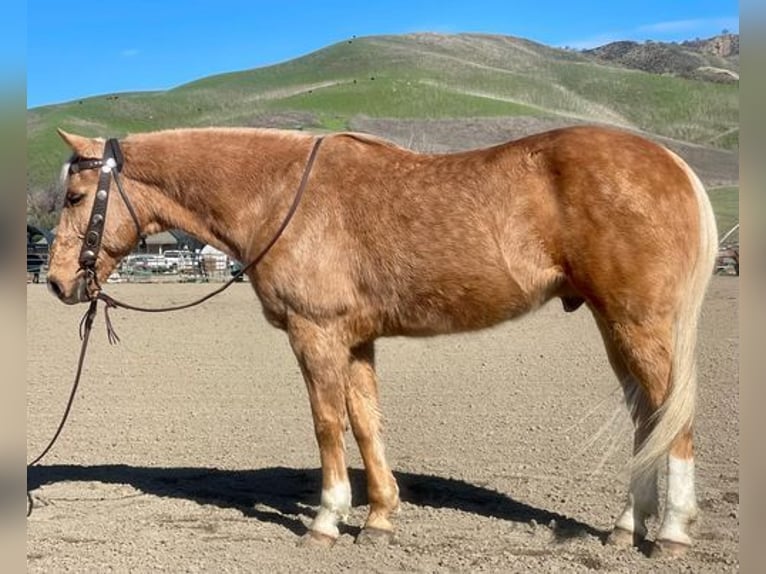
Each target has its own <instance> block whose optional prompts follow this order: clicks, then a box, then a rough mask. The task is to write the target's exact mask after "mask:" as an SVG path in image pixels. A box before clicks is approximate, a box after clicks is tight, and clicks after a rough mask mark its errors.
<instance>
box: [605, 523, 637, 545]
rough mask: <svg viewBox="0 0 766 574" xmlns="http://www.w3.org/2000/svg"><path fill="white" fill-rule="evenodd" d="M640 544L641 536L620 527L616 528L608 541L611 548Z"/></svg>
mask: <svg viewBox="0 0 766 574" xmlns="http://www.w3.org/2000/svg"><path fill="white" fill-rule="evenodd" d="M640 542H641V540H640V537H639V536H637V535H636V534H635V533H633V532H631V531H630V530H625V529H624V528H620V527H619V526H615V527H614V530H612V532H610V533H609V537H608V538H607V539H606V543H607V544H608V545H609V546H637V545H638V544H639V543H640Z"/></svg>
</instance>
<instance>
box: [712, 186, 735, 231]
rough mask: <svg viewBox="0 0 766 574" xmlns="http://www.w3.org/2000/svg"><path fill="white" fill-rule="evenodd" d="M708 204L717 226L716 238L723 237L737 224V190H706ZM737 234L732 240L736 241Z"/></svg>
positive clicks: (729, 188)
mask: <svg viewBox="0 0 766 574" xmlns="http://www.w3.org/2000/svg"><path fill="white" fill-rule="evenodd" d="M708 195H709V196H710V202H711V203H712V204H713V211H714V212H715V221H716V224H717V225H718V237H719V239H720V238H721V237H723V235H724V234H725V233H727V232H728V231H729V230H730V229H731V228H732V227H734V226H735V225H736V224H737V223H738V222H739V188H738V187H717V188H713V189H709V190H708ZM738 237H739V234H737V235H736V237H734V238H733V239H737V238H738Z"/></svg>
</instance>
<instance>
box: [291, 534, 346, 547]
mask: <svg viewBox="0 0 766 574" xmlns="http://www.w3.org/2000/svg"><path fill="white" fill-rule="evenodd" d="M336 540H337V539H336V538H333V537H332V536H329V535H327V534H322V533H321V532H317V531H316V530H309V531H308V532H307V533H306V534H304V535H303V536H302V537H301V539H300V540H299V541H298V546H303V547H304V548H332V547H333V545H334V544H335V541H336Z"/></svg>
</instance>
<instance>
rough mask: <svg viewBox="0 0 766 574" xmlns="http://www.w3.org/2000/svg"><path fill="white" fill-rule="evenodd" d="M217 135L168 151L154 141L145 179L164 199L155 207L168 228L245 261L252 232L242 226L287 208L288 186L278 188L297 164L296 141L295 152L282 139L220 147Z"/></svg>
mask: <svg viewBox="0 0 766 574" xmlns="http://www.w3.org/2000/svg"><path fill="white" fill-rule="evenodd" d="M216 135H217V134H215V133H204V132H203V133H201V134H200V133H192V134H190V136H191V137H190V138H188V140H180V141H177V142H175V144H174V145H168V147H167V148H166V149H165V150H162V149H161V144H159V145H158V143H156V142H151V141H150V142H149V144H151V145H147V149H146V150H145V151H144V152H143V153H142V154H141V155H142V157H143V158H145V159H142V160H141V164H142V166H141V169H142V170H143V171H142V172H140V178H141V179H143V180H144V181H147V182H151V183H152V185H153V187H154V188H155V189H158V190H160V193H161V194H162V196H163V197H162V198H161V199H159V201H156V202H154V211H155V213H156V214H157V215H158V217H160V218H161V219H162V222H161V223H162V226H163V227H166V228H175V227H177V228H179V229H183V230H184V231H186V232H188V233H191V234H192V235H194V236H196V237H198V238H199V239H201V240H203V241H206V242H208V243H211V244H213V245H216V246H217V247H224V248H226V250H227V251H229V252H231V253H232V254H233V255H234V256H236V257H240V258H241V257H243V255H244V254H245V253H246V252H247V249H248V247H249V242H250V241H251V239H252V237H251V234H252V232H251V231H250V230H248V229H246V228H244V227H243V226H242V225H238V223H239V222H242V221H251V222H261V223H262V222H263V221H264V220H266V219H269V218H270V217H271V214H270V211H271V210H273V207H274V205H275V204H277V203H282V198H281V197H278V196H277V197H275V194H279V193H283V191H282V189H283V188H284V186H282V185H274V184H273V183H272V182H275V181H277V180H278V179H279V177H283V175H280V174H283V172H284V169H285V167H286V166H288V165H290V163H291V161H290V160H291V159H294V156H295V153H296V152H295V151H294V148H295V147H296V146H295V141H292V142H290V143H291V144H292V146H291V147H292V151H291V148H290V147H287V146H285V141H284V140H282V141H280V140H279V138H274V137H268V136H267V137H252V135H250V134H247V133H242V134H240V133H234V134H232V135H229V134H221V135H218V137H219V138H227V137H235V138H237V139H238V140H239V141H234V142H232V141H231V140H226V141H224V143H223V145H216V141H215V136H216ZM256 135H259V136H260V135H262V134H256ZM248 136H250V137H248ZM158 147H160V149H157V148H158ZM259 148H260V149H259ZM299 149H300V148H299ZM221 150H225V151H223V152H222V151H221ZM264 150H268V153H264ZM137 151H138V150H137ZM259 152H260V153H259ZM139 153H140V152H139ZM297 153H300V152H297ZM291 156H292V158H291ZM137 171H138V169H137ZM153 199H155V198H153Z"/></svg>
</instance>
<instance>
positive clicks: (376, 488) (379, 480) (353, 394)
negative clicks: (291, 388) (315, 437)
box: [346, 342, 399, 543]
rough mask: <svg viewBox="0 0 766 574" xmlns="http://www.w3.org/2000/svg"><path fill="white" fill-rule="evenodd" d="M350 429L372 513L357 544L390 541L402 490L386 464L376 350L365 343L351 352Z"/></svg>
mask: <svg viewBox="0 0 766 574" xmlns="http://www.w3.org/2000/svg"><path fill="white" fill-rule="evenodd" d="M346 405H347V408H348V414H349V419H350V421H351V428H352V430H353V432H354V437H355V438H356V442H357V444H358V445H359V451H360V453H361V455H362V460H363V461H364V467H365V470H366V477H367V498H368V501H369V504H370V512H369V515H368V516H367V520H366V521H365V524H364V528H363V530H362V532H361V533H360V534H359V538H358V539H357V542H360V543H364V542H373V541H376V540H386V541H387V540H389V539H390V538H391V535H392V533H393V530H394V527H393V525H392V524H391V521H390V520H389V517H390V515H391V513H392V512H394V511H395V510H396V509H397V508H398V506H399V488H398V486H397V484H396V479H394V475H393V474H392V473H391V470H390V468H389V466H388V462H387V461H386V455H385V448H384V446H383V439H382V437H381V413H380V408H379V406H378V384H377V380H376V376H375V347H374V343H373V342H369V343H365V344H363V345H360V346H359V347H356V348H355V349H352V351H351V373H350V379H349V388H348V391H347V393H346Z"/></svg>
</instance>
